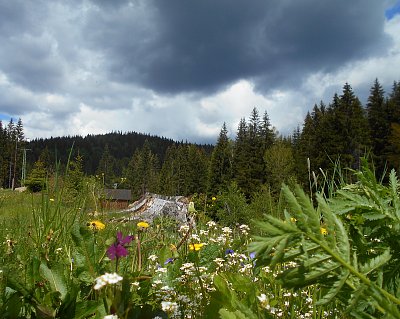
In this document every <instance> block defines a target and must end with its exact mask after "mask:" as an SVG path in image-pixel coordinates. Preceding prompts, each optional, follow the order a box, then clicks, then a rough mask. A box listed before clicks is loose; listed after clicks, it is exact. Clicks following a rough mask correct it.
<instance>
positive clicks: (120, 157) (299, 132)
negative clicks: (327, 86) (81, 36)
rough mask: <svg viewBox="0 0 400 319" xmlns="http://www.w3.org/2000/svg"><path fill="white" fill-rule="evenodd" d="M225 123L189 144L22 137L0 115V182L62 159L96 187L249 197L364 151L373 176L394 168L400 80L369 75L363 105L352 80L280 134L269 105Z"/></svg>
mask: <svg viewBox="0 0 400 319" xmlns="http://www.w3.org/2000/svg"><path fill="white" fill-rule="evenodd" d="M228 135H229V134H228V131H227V128H226V125H225V124H223V125H222V128H221V131H220V134H219V137H218V139H217V141H216V144H215V145H197V144H192V143H188V142H184V141H181V142H177V141H173V140H171V139H168V138H162V137H157V136H151V135H146V134H140V133H136V132H128V133H122V132H114V133H109V134H105V135H88V136H86V137H81V136H66V137H53V138H48V139H35V140H32V141H29V142H27V141H26V140H25V137H24V132H23V123H22V120H21V119H19V120H18V122H17V123H14V122H13V120H10V122H9V123H2V122H1V121H0V186H1V187H3V188H15V187H18V186H21V184H24V182H25V183H26V182H29V180H30V179H32V178H33V176H36V175H37V174H38V171H40V172H42V173H43V172H45V174H46V176H51V175H52V174H54V172H55V171H56V170H57V166H59V167H61V168H63V169H64V168H65V165H66V164H67V162H68V159H69V163H70V164H71V167H73V169H75V170H80V171H81V173H82V174H83V175H86V176H96V177H97V178H99V179H100V180H101V182H102V183H103V184H104V187H118V188H130V189H132V191H133V194H134V195H135V196H137V197H139V196H140V195H141V194H142V193H143V192H146V191H150V192H157V193H162V194H165V195H191V194H194V193H202V194H210V195H217V194H218V193H221V192H223V191H225V190H226V189H228V188H229V187H232V185H235V187H236V188H237V189H238V191H240V192H242V193H243V194H244V195H245V196H246V197H247V198H251V197H252V196H254V195H255V194H257V192H259V191H261V190H262V189H265V188H268V189H269V190H270V191H271V192H272V193H274V192H275V193H278V192H279V189H280V186H281V184H282V183H283V182H285V183H299V184H302V185H303V186H308V185H309V184H310V183H311V182H313V183H317V182H318V181H322V180H323V178H324V176H331V175H332V174H333V172H334V170H335V169H337V168H338V165H340V167H342V168H352V169H358V168H359V167H360V165H361V160H362V158H363V157H367V158H368V160H369V161H370V162H371V163H373V165H374V168H375V171H376V173H377V175H378V176H383V175H384V174H385V172H387V171H389V170H390V169H391V168H395V169H396V170H399V168H400V82H394V83H393V86H392V89H391V92H389V93H388V94H387V93H386V92H385V91H384V90H383V88H382V86H381V84H380V83H379V81H378V80H377V79H376V80H375V81H374V83H373V85H372V86H371V89H370V94H369V97H368V101H367V103H366V105H364V106H363V105H362V103H361V102H360V99H359V98H358V97H357V96H356V95H355V93H354V91H353V89H352V87H351V86H350V84H348V83H346V84H345V85H344V86H343V90H342V92H341V93H340V94H335V95H334V96H333V98H332V101H330V102H329V103H328V104H325V103H324V102H322V101H321V102H320V103H319V104H316V105H314V107H313V108H312V111H311V112H308V114H307V115H306V117H305V119H304V122H303V125H302V126H299V127H297V128H296V129H295V130H294V131H293V133H292V134H291V135H289V136H281V135H279V133H278V132H276V131H275V129H274V128H273V127H272V125H271V121H270V118H269V116H268V114H267V112H264V113H263V114H260V113H259V110H258V109H257V108H256V107H255V108H254V109H253V110H252V112H251V114H250V115H249V118H248V119H245V118H242V119H241V121H240V123H239V125H238V128H237V131H236V136H235V138H234V139H231V138H229V137H228Z"/></svg>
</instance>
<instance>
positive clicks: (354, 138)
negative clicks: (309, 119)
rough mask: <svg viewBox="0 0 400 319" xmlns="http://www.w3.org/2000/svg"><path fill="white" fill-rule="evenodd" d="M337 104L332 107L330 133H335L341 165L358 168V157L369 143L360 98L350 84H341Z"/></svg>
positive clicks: (366, 124) (366, 122)
mask: <svg viewBox="0 0 400 319" xmlns="http://www.w3.org/2000/svg"><path fill="white" fill-rule="evenodd" d="M337 102H338V106H337V107H336V108H334V109H333V113H334V114H333V119H334V123H335V127H334V130H333V132H332V133H334V134H336V136H337V137H338V141H337V143H336V145H337V146H339V147H340V149H338V150H337V152H336V153H337V154H340V162H341V165H342V167H350V168H356V169H358V168H359V167H360V157H361V156H363V155H365V152H366V151H367V150H368V147H369V145H370V140H369V133H368V121H367V117H366V114H365V110H364V109H363V107H362V105H361V102H360V100H359V99H358V98H357V97H356V96H355V94H354V92H353V89H352V88H351V86H350V84H348V83H346V84H345V85H344V86H343V92H342V95H340V97H339V100H338V101H337Z"/></svg>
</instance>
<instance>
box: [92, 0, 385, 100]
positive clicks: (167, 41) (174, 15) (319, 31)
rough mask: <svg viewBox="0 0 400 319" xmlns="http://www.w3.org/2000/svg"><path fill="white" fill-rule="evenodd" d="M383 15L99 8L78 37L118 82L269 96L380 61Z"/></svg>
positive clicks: (263, 4) (217, 6)
mask: <svg viewBox="0 0 400 319" xmlns="http://www.w3.org/2000/svg"><path fill="white" fill-rule="evenodd" d="M94 3H97V2H94ZM103 3H107V2H103ZM97 4H98V3H97ZM105 12H106V13H107V14H105ZM377 12H382V14H377ZM383 12H384V3H383V2H382V1H374V0H369V1H364V0H363V1H361V0H356V1H351V2H348V1H345V0H340V1H320V0H303V1H265V0H253V1H251V3H250V2H249V1H247V0H246V1H244V0H236V1H232V0H218V1H215V0H202V1H178V0H171V1H156V0H154V1H146V2H140V1H136V2H130V3H129V2H126V3H125V4H124V3H123V1H119V2H118V6H115V7H114V8H113V10H110V7H109V4H107V6H101V4H100V5H99V10H97V11H93V12H92V15H91V16H90V17H89V19H88V24H87V27H86V29H85V34H86V35H87V40H88V41H89V43H90V45H91V46H92V48H95V49H96V50H100V51H102V52H103V53H104V55H105V57H106V61H107V66H108V72H109V75H110V76H111V77H112V78H113V79H115V80H117V81H120V82H134V83H138V84H140V85H144V86H146V87H148V88H151V89H154V90H156V91H161V92H165V93H178V92H182V91H200V92H201V91H202V92H210V91H216V90H218V89H220V88H222V87H223V86H225V85H228V84H231V83H233V82H234V81H237V80H238V79H240V78H248V79H252V80H256V81H258V82H257V83H258V87H259V88H261V89H264V91H267V90H268V89H273V88H277V87H282V86H285V87H293V86H296V85H298V84H299V81H300V80H301V79H302V78H303V77H305V76H307V75H308V74H310V73H312V72H316V71H328V72H329V71H335V70H336V69H337V68H338V67H339V66H343V64H344V63H346V62H351V61H353V60H356V59H360V58H365V57H368V56H371V55H374V54H376V53H377V51H379V50H381V52H380V53H382V51H384V50H385V48H386V46H387V44H388V43H387V41H386V38H385V36H384V33H383V25H384V20H385V17H384V14H383ZM112 15H114V17H112Z"/></svg>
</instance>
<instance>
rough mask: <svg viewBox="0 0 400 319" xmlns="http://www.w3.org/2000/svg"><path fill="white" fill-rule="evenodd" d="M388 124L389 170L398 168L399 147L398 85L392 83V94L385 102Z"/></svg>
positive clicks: (399, 114) (399, 112) (399, 99)
mask: <svg viewBox="0 0 400 319" xmlns="http://www.w3.org/2000/svg"><path fill="white" fill-rule="evenodd" d="M387 110H388V122H389V123H390V134H389V143H388V146H387V149H388V152H387V160H388V166H389V168H395V169H397V170H398V169H399V168H400V163H399V162H400V146H399V142H398V138H399V135H400V134H399V131H400V83H398V82H396V81H395V82H394V84H393V87H392V92H391V93H390V96H389V100H388V101H387Z"/></svg>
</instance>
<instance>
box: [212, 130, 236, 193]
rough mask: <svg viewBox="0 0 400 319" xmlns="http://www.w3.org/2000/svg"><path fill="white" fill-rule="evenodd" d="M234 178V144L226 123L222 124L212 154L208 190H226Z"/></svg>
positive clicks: (217, 191) (213, 191) (214, 191)
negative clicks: (229, 136) (230, 138)
mask: <svg viewBox="0 0 400 319" xmlns="http://www.w3.org/2000/svg"><path fill="white" fill-rule="evenodd" d="M231 180H232V145H231V142H230V140H229V138H228V130H227V128H226V124H225V123H224V124H223V125H222V128H221V131H220V133H219V137H218V140H217V144H216V145H215V147H214V150H213V152H212V154H211V159H210V166H209V171H208V192H209V193H210V194H218V193H219V192H222V191H223V190H225V189H226V188H227V187H228V185H229V184H230V182H231Z"/></svg>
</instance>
